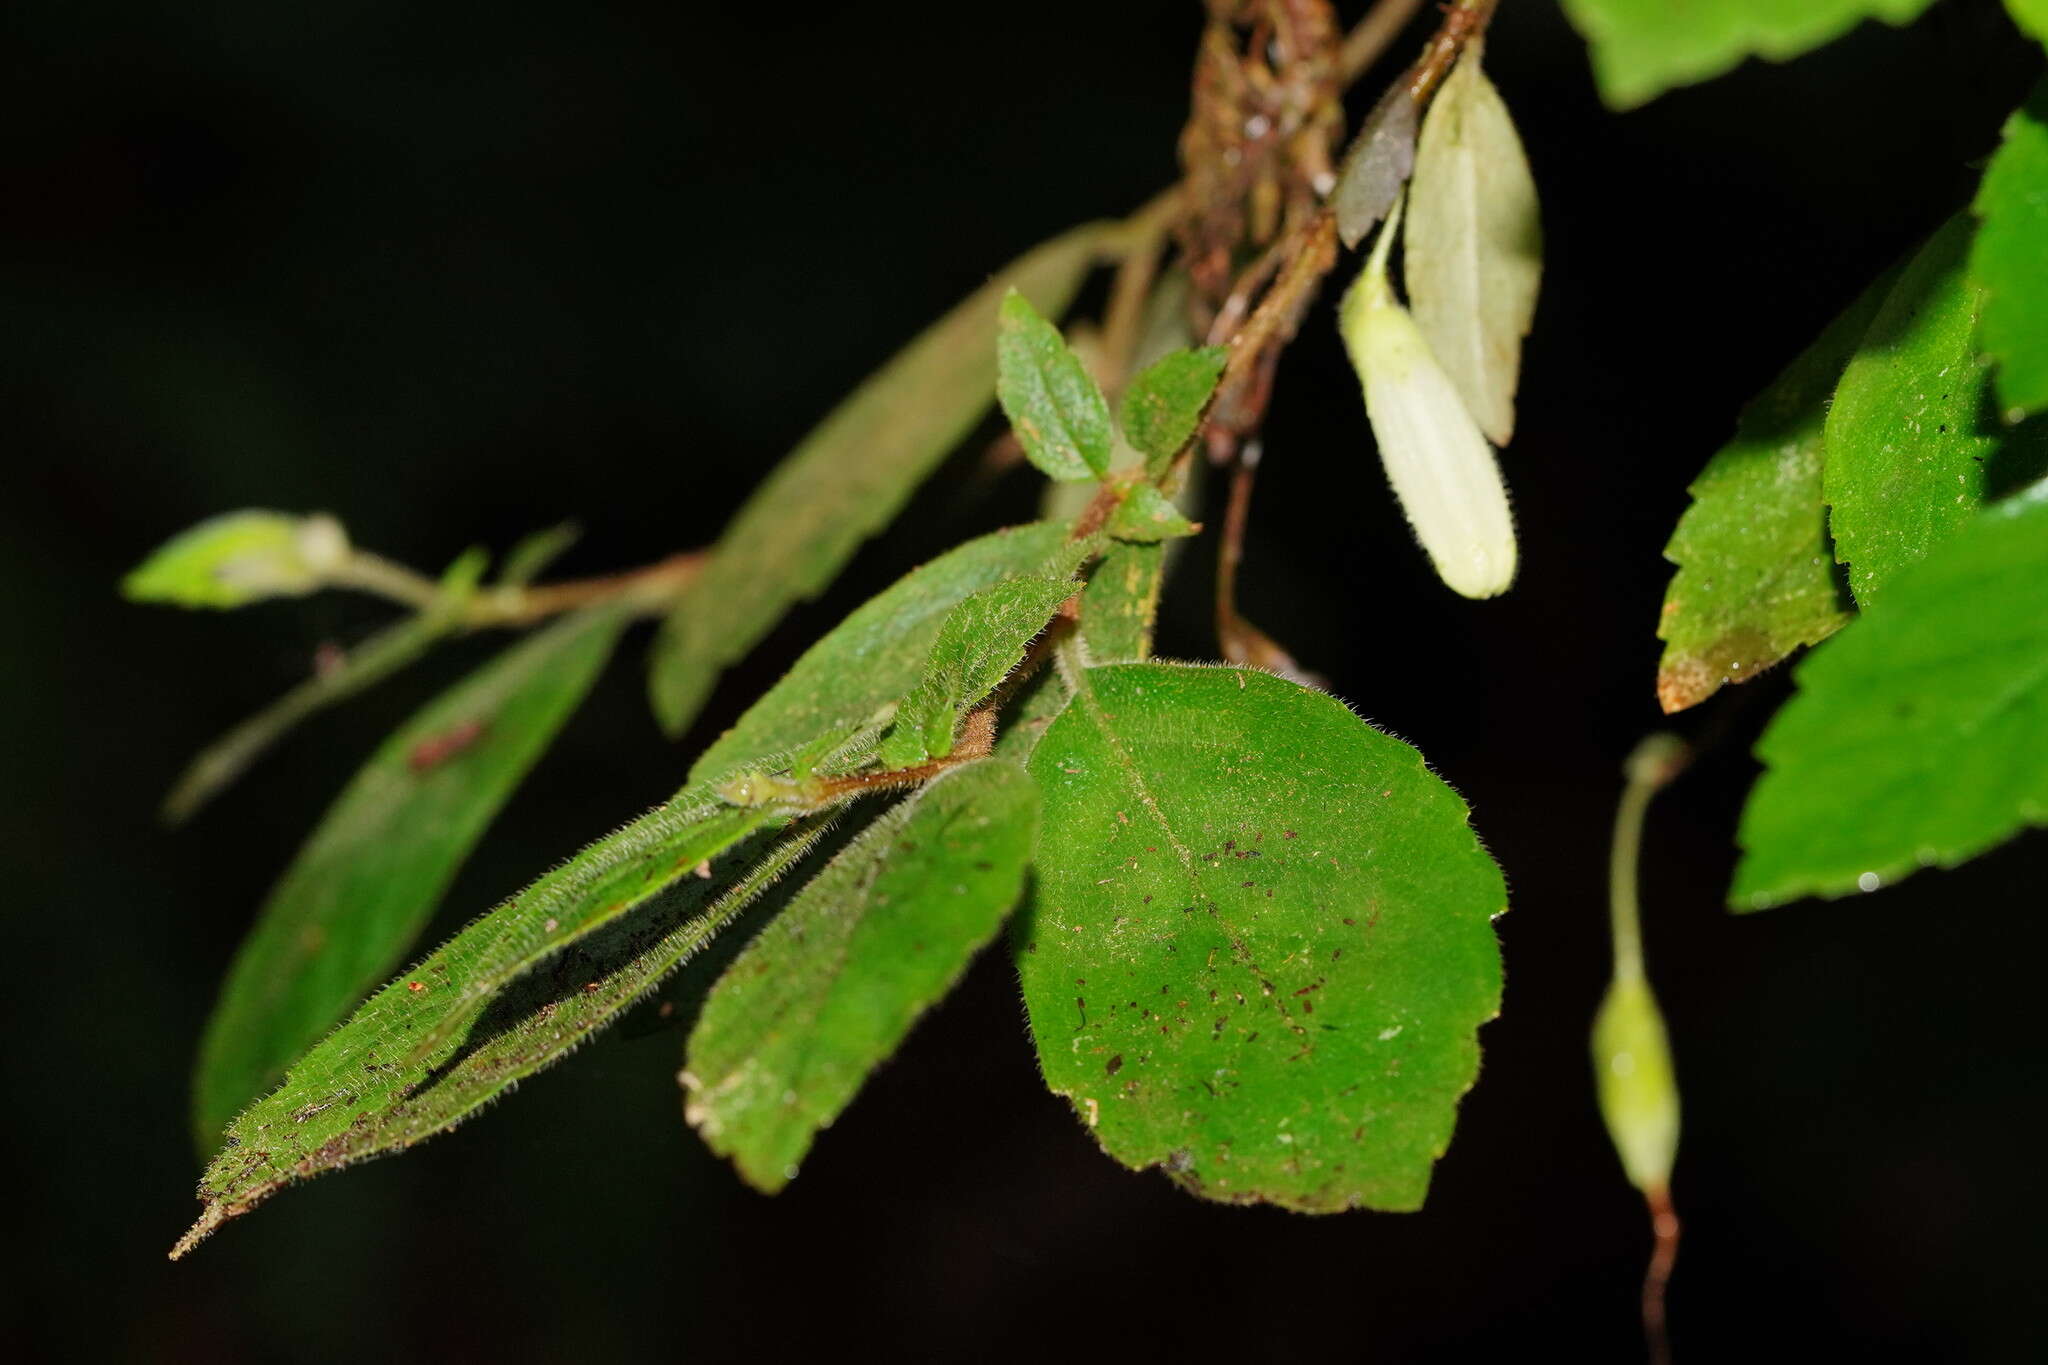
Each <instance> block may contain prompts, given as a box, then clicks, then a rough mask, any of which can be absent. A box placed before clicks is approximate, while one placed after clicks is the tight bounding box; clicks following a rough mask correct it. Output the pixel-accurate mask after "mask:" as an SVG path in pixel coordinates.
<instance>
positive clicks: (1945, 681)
mask: <svg viewBox="0 0 2048 1365" xmlns="http://www.w3.org/2000/svg"><path fill="white" fill-rule="evenodd" d="M1797 676H1798V681H1799V692H1798V694H1797V695H1796V696H1794V697H1793V698H1792V700H1791V701H1789V702H1787V703H1786V704H1785V706H1784V708H1783V709H1782V710H1781V711H1779V713H1778V715H1777V718H1776V719H1775V720H1774V721H1772V723H1771V727H1770V728H1769V729H1768V730H1766V731H1765V732H1764V737H1763V739H1762V740H1761V741H1760V742H1759V743H1758V745H1757V754H1758V756H1759V757H1761V758H1762V759H1763V760H1764V763H1765V765H1766V771H1765V773H1764V775H1763V777H1762V778H1761V779H1760V780H1759V781H1758V782H1757V785H1756V790H1755V791H1754V792H1752V793H1751V795H1750V798H1749V805H1748V806H1747V808H1746V809H1745V810H1744V811H1743V815H1742V833H1741V843H1742V847H1743V850H1744V853H1743V858H1742V863H1741V865H1740V866H1739V867H1738V868H1737V869H1736V873H1735V886H1734V890H1733V891H1732V892H1731V893H1730V902H1731V903H1732V904H1733V905H1735V906H1736V907H1737V908H1738V909H1744V910H1754V909H1761V908H1763V907H1765V906H1771V905H1779V904H1782V903H1784V902H1786V901H1789V900H1794V899H1797V898H1798V897H1800V896H1806V895H1820V896H1839V895H1843V894H1845V893H1847V892H1850V891H1856V890H1864V891H1869V890H1874V889H1875V888H1877V887H1878V886H1881V885H1887V884H1889V883H1891V882H1893V881H1896V880H1897V879H1899V878H1900V877H1903V876H1905V875H1906V874H1907V873H1910V872H1912V871H1913V870H1915V869H1916V868H1921V867H1937V866H1938V867H1953V866H1955V865H1956V864H1957V863H1960V862H1962V861H1964V860H1965V859H1968V858H1972V857H1974V856H1976V855H1977V854H1979V853H1982V852H1984V851H1985V850H1986V849H1989V848H1991V847H1992V846H1994V845H1996V844H1998V843H2001V842H2003V841H2004V840H2005V839H2007V838H2010V837H2011V836H2012V835H2013V834H2014V833H2015V832H2017V831H2018V830H2019V829H2021V828H2022V827H2023V826H2026V825H2038V824H2042V823H2044V822H2048V484H2041V485H2037V486H2036V487H2034V488H2033V489H2031V490H2029V491H2028V492H2026V493H2024V494H2021V495H2019V496H2017V497H2014V498H2012V499H2009V500H2008V501H2006V502H2003V503H2000V504H1998V505H1996V506H1993V507H1990V508H1987V509H1985V510H1984V511H1982V512H1980V513H1978V514H1977V516H1976V517H1975V518H1974V519H1973V520H1972V521H1971V522H1970V524H1969V525H1967V526H1966V527H1964V528H1963V529H1962V530H1961V531H1960V532H1958V533H1957V534H1956V536H1955V537H1954V538H1953V539H1951V540H1950V541H1949V542H1948V543H1947V544H1945V545H1943V546H1941V547H1940V548H1939V549H1937V550H1935V551H1934V552H1933V553H1931V554H1929V555H1928V556H1927V558H1926V559H1924V560H1922V561H1921V562H1920V563H1918V564H1915V565H1913V566H1912V567H1911V568H1909V569H1906V570H1903V571H1902V572H1901V573H1900V574H1899V576H1898V577H1897V578H1896V579H1895V580H1893V581H1892V583H1891V584H1890V585H1889V586H1888V587H1887V588H1886V589H1885V592H1884V596H1883V598H1882V599H1880V600H1879V601H1878V602H1876V603H1875V604H1873V605H1872V606H1870V607H1869V608H1868V609H1866V610H1865V611H1864V613H1863V615H1862V616H1861V617H1860V618H1858V619H1857V620H1856V621H1854V622H1853V623H1851V624H1850V625H1849V627H1848V628H1847V629H1845V630H1844V631H1842V633H1841V634H1839V635H1837V636H1836V637H1835V638H1834V639H1833V640H1831V641H1830V642H1829V643H1828V644H1827V646H1826V647H1825V648H1822V649H1819V650H1816V651H1814V653H1813V654H1812V655H1811V656H1810V657H1808V658H1807V659H1806V660H1805V661H1804V662H1803V663H1801V664H1800V665H1799V669H1798V674H1797Z"/></svg>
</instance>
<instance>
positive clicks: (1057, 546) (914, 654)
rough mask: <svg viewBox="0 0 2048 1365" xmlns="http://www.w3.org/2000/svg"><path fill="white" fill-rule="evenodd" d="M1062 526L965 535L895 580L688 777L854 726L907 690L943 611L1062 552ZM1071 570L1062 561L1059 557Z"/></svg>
mask: <svg viewBox="0 0 2048 1365" xmlns="http://www.w3.org/2000/svg"><path fill="white" fill-rule="evenodd" d="M1068 529H1069V528H1068V527H1066V526H1065V525H1062V524H1058V523H1054V522H1044V521H1041V522H1034V523H1032V524H1031V525H1029V526H1019V527H1015V528H1013V529H1011V530H1007V531H997V532H995V533H993V534H991V535H986V536H981V537H979V538H978V539H975V540H970V541H968V542H967V543H966V544H965V545H961V546H958V547H957V548H955V549H953V550H950V551H948V552H947V553H946V554H943V555H941V556H939V558H937V559H935V560H933V561H932V562H931V563H929V564H926V565H924V566H923V567H921V568H918V569H916V570H913V571H912V572H910V573H908V574H906V575H904V576H903V577H902V578H900V579H898V580H897V581H896V582H895V583H894V584H893V585H892V586H890V587H889V588H888V589H887V590H885V591H883V592H882V593H880V594H879V595H877V596H876V597H874V598H872V599H870V600H869V601H868V602H867V603H866V604H865V605H864V606H862V607H861V608H859V609H858V610H857V611H855V612H854V613H853V614H852V615H850V616H848V617H847V618H846V619H845V620H844V621H842V622H841V623H840V624H839V625H838V626H837V627H835V628H834V629H833V631H832V632H831V633H830V634H829V635H827V636H825V638H824V639H822V640H820V641H818V643H817V644H815V645H813V646H811V648H810V649H809V650H807V651H806V652H805V653H804V656H803V657H802V658H801V659H798V660H797V662H796V666H795V667H794V668H792V669H790V670H789V672H788V673H786V674H785V675H783V678H782V680H781V681H780V682H778V683H776V684H775V686H774V687H773V688H771V689H769V691H768V693H767V694H766V695H765V696H763V697H762V698H761V699H760V700H759V701H757V702H755V703H754V704H753V706H752V707H750V708H748V710H747V713H746V714H745V715H743V716H741V717H740V719H739V723H738V724H736V725H734V726H733V727H732V729H730V730H728V731H726V732H725V733H724V734H723V735H720V736H719V737H718V739H717V741H716V742H714V743H713V744H712V745H711V747H710V748H709V749H707V750H705V751H704V754H703V756H702V757H701V758H699V759H698V760H697V762H696V763H695V764H694V765H693V766H692V767H691V769H690V775H691V780H692V781H703V780H705V779H707V778H711V777H715V776H717V775H719V774H720V773H723V772H726V771H730V770H732V769H737V768H741V767H744V766H746V765H748V764H751V763H754V762H755V761H757V760H758V759H760V758H761V757H762V756H764V755H767V754H773V753H779V752H781V751H783V750H786V749H791V748H794V747H795V746H796V745H798V744H800V743H802V742H804V741H805V740H808V739H809V738H810V737H812V736H814V735H820V734H825V733H827V732H830V731H833V730H836V729H840V728H843V727H846V726H851V725H856V724H859V723H860V722H862V721H865V720H867V719H869V718H870V717H872V716H874V715H875V714H876V713H877V712H878V711H879V710H881V708H883V707H885V706H887V705H889V704H890V703H891V702H894V701H897V700H899V699H900V698H902V697H903V696H904V695H905V694H907V693H908V692H909V691H910V690H911V689H912V688H913V687H915V686H917V683H918V679H919V678H921V677H922V676H923V675H924V666H925V659H926V657H927V656H928V655H929V654H930V653H931V648H932V643H933V641H935V640H936V639H937V638H938V635H939V628H940V626H941V625H942V624H943V623H944V621H945V619H946V615H947V613H948V612H950V611H952V610H953V608H954V607H956V606H958V605H959V604H960V603H961V602H962V601H964V600H965V599H967V598H968V597H970V596H972V595H973V594H975V593H977V592H980V591H981V590H982V589H984V588H988V587H991V586H993V585H994V584H997V583H1000V582H1002V581H1003V580H1005V579H1008V578H1016V577H1020V576H1024V575H1027V574H1036V573H1043V572H1046V571H1047V570H1048V568H1049V567H1050V566H1053V565H1054V564H1055V563H1056V562H1057V561H1060V560H1062V559H1063V558H1065V557H1066V556H1067V555H1068V554H1069V550H1068V547H1067V534H1068ZM1067 568H1068V569H1069V570H1071V568H1072V562H1071V561H1068V562H1067Z"/></svg>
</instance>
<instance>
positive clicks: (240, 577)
mask: <svg viewBox="0 0 2048 1365" xmlns="http://www.w3.org/2000/svg"><path fill="white" fill-rule="evenodd" d="M348 554H349V544H348V533H347V532H346V531H344V530H343V529H342V526H341V523H340V522H338V521H336V520H335V519H334V518H333V517H330V516H324V515H321V516H310V517H299V516H293V515H291V514H290V513H286V512H266V511H259V510H253V509H252V510H249V511H243V512H224V513H222V514H221V515H220V516H217V517H209V518H207V519H206V520H205V521H202V522H200V523H199V524H198V525H197V526H194V527H192V528H191V529H190V530H187V531H182V532H180V533H179V534H177V535H176V536H173V537H172V538H171V539H170V540H168V541H166V542H165V543H164V544H163V545H162V546H160V547H159V548H158V549H157V550H156V552H155V553H154V554H152V555H150V557H149V558H148V559H146V560H144V561H143V562H142V563H141V564H140V565H138V566H137V567H136V568H135V569H134V571H133V572H131V573H130V574H129V575H128V576H127V577H126V578H125V579H123V580H122V581H121V591H122V592H123V593H125V594H127V596H128V597H129V598H130V599H131V600H132V601H136V602H163V603H167V604H169V605H171V606H174V607H193V608H198V607H214V608H220V609H226V608H230V607H241V606H247V605H248V604H249V603H251V602H260V601H262V600H263V599H265V598H267V597H303V596H305V595H306V594H307V593H310V592H316V591H318V590H319V589H320V588H322V587H324V586H326V584H327V582H328V579H329V576H330V575H331V574H332V573H333V572H334V570H336V569H337V568H339V567H340V566H341V565H342V563H343V562H344V561H346V560H347V558H348Z"/></svg>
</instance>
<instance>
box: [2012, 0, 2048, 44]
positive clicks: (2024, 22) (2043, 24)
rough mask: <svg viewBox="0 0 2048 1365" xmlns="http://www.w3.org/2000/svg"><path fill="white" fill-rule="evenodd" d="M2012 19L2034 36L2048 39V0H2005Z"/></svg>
mask: <svg viewBox="0 0 2048 1365" xmlns="http://www.w3.org/2000/svg"><path fill="white" fill-rule="evenodd" d="M2005 7H2006V9H2007V10H2008V11H2010V12H2011V14H2012V21H2013V22H2014V23H2015V24H2018V25H2019V26H2020V27H2021V28H2022V29H2024V30H2026V32H2028V33H2030V34H2032V35H2033V36H2034V37H2036V38H2039V39H2042V40H2043V41H2048V0H2005Z"/></svg>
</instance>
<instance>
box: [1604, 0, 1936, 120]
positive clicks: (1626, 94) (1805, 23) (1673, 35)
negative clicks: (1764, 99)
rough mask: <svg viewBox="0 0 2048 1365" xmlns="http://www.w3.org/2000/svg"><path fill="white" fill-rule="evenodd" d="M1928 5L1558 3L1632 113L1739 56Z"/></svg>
mask: <svg viewBox="0 0 2048 1365" xmlns="http://www.w3.org/2000/svg"><path fill="white" fill-rule="evenodd" d="M1932 3H1933V0H1686V3H1683V4H1679V3H1675V2H1674V0H1564V9H1565V13H1566V14H1567V15H1569V16H1570V17H1571V21H1572V23H1573V24H1575V25H1576V26H1577V27H1578V30H1579V32H1580V33H1583V34H1584V35H1585V36H1586V41H1587V42H1588V43H1589V44H1591V45H1592V49H1593V74H1594V76H1595V77H1596V78H1597V79H1598V81H1599V84H1600V94H1601V96H1602V97H1603V98H1605V99H1606V101H1607V103H1608V104H1610V105H1612V106H1613V107H1614V108H1616V109H1630V108H1633V107H1634V106H1636V105H1638V104H1642V103H1644V102H1645V101H1647V100H1649V99H1651V98H1652V97H1653V96H1656V95H1660V94H1662V93H1663V92H1664V91H1666V90H1669V89H1671V88H1672V87H1674V86H1679V85H1691V84H1692V83H1694V82H1695V81H1703V80H1707V79H1709V78H1710V77H1713V76H1718V75H1720V74H1721V73H1722V72H1724V71H1728V70H1731V69H1732V68H1733V67H1734V66H1735V65H1736V63H1738V62H1740V61H1741V60H1742V59H1743V58H1744V57H1749V56H1757V57H1765V58H1768V59H1769V60H1771V61H1774V62H1782V61H1789V60H1791V59H1792V58H1794V57H1797V56H1798V55H1799V54H1800V53H1802V52H1806V51H1808V50H1810V49H1812V48H1816V47H1820V46H1822V45H1823V44H1826V43H1831V42H1833V41H1834V40H1835V39H1837V38H1839V37H1841V36H1842V35H1843V34H1845V33H1847V32H1848V31H1849V30H1850V29H1852V28H1854V27H1856V25H1857V24H1859V23H1861V22H1862V21H1863V20H1865V19H1882V20H1883V21H1885V22H1886V23H1888V24H1904V23H1906V22H1907V21H1909V20H1911V19H1913V18H1914V17H1915V16H1917V15H1918V14H1919V13H1920V11H1922V10H1924V9H1926V8H1927V7H1928V5H1930V4H1932Z"/></svg>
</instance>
